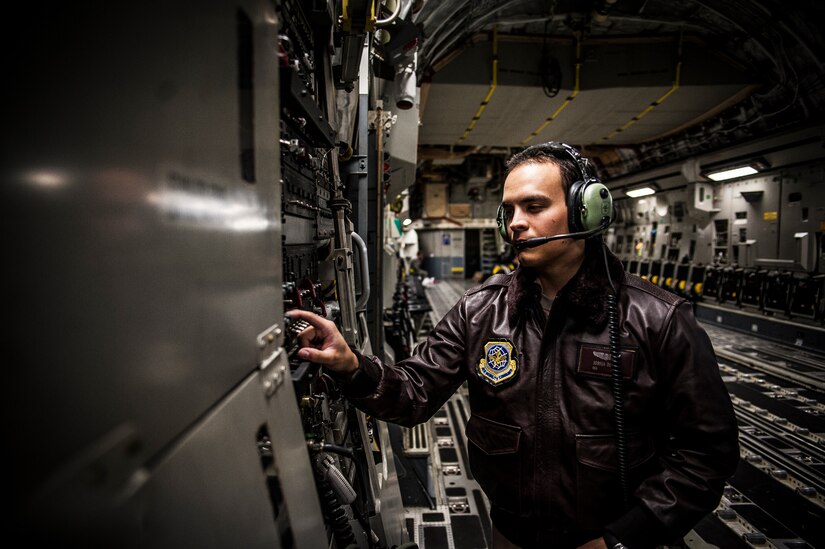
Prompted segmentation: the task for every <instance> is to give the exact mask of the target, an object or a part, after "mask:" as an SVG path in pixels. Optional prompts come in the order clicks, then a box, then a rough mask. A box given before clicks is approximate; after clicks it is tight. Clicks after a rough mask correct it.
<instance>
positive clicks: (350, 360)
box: [286, 309, 358, 375]
mask: <svg viewBox="0 0 825 549" xmlns="http://www.w3.org/2000/svg"><path fill="white" fill-rule="evenodd" d="M286 316H288V317H289V318H293V319H299V320H305V321H306V322H308V323H309V327H307V328H306V329H305V330H304V331H302V332H301V333H300V334H298V342H299V344H300V346H301V349H299V350H298V358H300V359H302V360H308V361H309V362H314V363H316V364H321V365H322V366H326V367H327V368H329V369H330V370H331V371H332V372H335V373H336V374H342V375H348V374H352V373H353V372H355V370H357V369H358V357H357V356H355V353H353V352H352V350H351V349H350V348H349V345H347V342H346V341H345V340H344V336H342V335H341V332H339V331H338V327H337V326H336V325H335V323H334V322H332V321H329V320H326V319H325V318H321V317H320V316H318V315H316V314H314V313H310V312H309V311H303V310H301V309H295V310H292V311H287V313H286Z"/></svg>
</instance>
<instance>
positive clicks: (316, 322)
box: [286, 309, 330, 337]
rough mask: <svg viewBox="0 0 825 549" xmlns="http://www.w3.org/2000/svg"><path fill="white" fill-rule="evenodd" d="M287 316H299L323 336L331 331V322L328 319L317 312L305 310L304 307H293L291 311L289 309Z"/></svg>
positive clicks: (298, 317)
mask: <svg viewBox="0 0 825 549" xmlns="http://www.w3.org/2000/svg"><path fill="white" fill-rule="evenodd" d="M286 316H288V317H289V318H297V319H300V320H305V321H307V322H309V324H310V325H311V326H312V327H313V328H315V331H316V332H317V334H318V335H319V336H321V337H325V336H326V335H327V334H328V333H330V329H329V324H330V322H329V321H328V320H325V319H323V318H321V317H320V316H318V315H316V314H315V313H311V312H309V311H304V310H303V309H293V310H291V311H287V312H286Z"/></svg>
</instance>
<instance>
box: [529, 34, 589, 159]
mask: <svg viewBox="0 0 825 549" xmlns="http://www.w3.org/2000/svg"><path fill="white" fill-rule="evenodd" d="M581 53H582V46H581V40H579V38H578V37H576V70H575V74H576V80H575V83H574V84H573V93H571V94H570V95H568V96H567V99H565V100H564V103H562V104H561V106H560V107H559V108H558V109H556V112H554V113H553V114H551V115H550V116H548V117H547V118H545V119H544V123H542V125H541V126H539V127H538V128H537V129H536V131H534V132H533V133H531V134H530V135H528V136H527V137H525V138H524V139H523V140H522V141H521V145H526V144H527V143H529V142H530V141H532V140H533V138H534V137H536V136H537V135H538V134H540V133H541V132H542V130H544V128H546V127H547V125H548V124H550V122H552V121H553V120H555V119H556V117H557V116H558V115H559V113H560V112H561V111H563V110H564V109H565V108H567V105H569V104H570V102H571V101H573V100H574V99H575V98H576V96H577V95H579V83H580V81H581V69H582V55H581Z"/></svg>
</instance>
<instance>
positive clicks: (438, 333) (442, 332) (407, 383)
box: [341, 296, 467, 426]
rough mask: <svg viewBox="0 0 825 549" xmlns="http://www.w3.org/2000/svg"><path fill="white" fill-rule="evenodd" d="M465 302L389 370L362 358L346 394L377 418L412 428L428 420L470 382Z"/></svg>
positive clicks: (345, 384)
mask: <svg viewBox="0 0 825 549" xmlns="http://www.w3.org/2000/svg"><path fill="white" fill-rule="evenodd" d="M465 300H466V296H465V297H463V298H462V299H461V300H459V302H458V303H457V304H456V305H455V306H454V307H453V308H452V309H451V310H450V311H449V312H448V313H447V314H446V315H445V316H444V318H443V319H442V320H441V321H440V322H439V323H438V324H437V325H436V326H435V328H434V329H433V331H432V332H430V335H429V336H428V337H427V339H426V340H425V341H423V342H422V343H420V344H419V345H418V346H416V348H415V349H414V350H413V354H412V356H411V357H409V358H407V359H405V360H402V361H400V362H397V363H396V364H394V365H392V366H389V365H387V364H384V363H383V362H381V361H380V360H379V359H378V358H377V357H375V356H365V355H359V361H360V367H359V369H358V370H357V371H356V374H355V375H354V377H353V378H351V379H349V380H345V381H343V382H342V383H341V387H342V390H343V392H344V395H345V396H346V397H347V398H349V399H350V400H351V401H352V402H353V404H355V405H356V406H357V407H358V408H359V409H361V410H363V411H364V412H367V413H369V414H371V415H373V416H375V417H377V418H379V419H382V420H384V421H389V422H391V423H397V424H399V425H404V426H412V425H415V424H417V423H422V422H424V421H427V420H428V419H429V418H430V417H432V416H433V414H435V412H436V411H438V409H439V408H441V406H442V405H443V404H444V403H445V402H446V401H447V399H449V398H450V396H451V395H452V394H453V393H454V392H455V391H456V389H458V387H459V386H460V385H461V383H463V382H464V380H465V379H466V375H467V374H466V368H465V354H466V353H465V345H464V341H465V338H464V333H465V319H466V314H465V311H466V309H465Z"/></svg>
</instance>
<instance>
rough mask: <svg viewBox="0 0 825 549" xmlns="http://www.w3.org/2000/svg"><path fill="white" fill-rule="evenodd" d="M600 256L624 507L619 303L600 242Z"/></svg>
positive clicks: (627, 492)
mask: <svg viewBox="0 0 825 549" xmlns="http://www.w3.org/2000/svg"><path fill="white" fill-rule="evenodd" d="M602 257H604V270H605V273H606V274H607V281H608V282H609V283H610V289H611V290H613V291H612V292H611V293H610V294H609V295H608V296H607V325H608V332H609V338H610V365H611V368H610V378H611V382H612V383H611V386H612V389H613V418H614V422H615V428H616V457H617V462H618V469H619V485H620V486H621V489H622V502H623V503H624V508H625V509H629V508H630V489H629V483H628V476H629V475H628V465H627V436H626V434H625V430H624V375H623V372H622V354H621V351H620V350H619V305H618V297H617V296H618V293H619V292H618V291H617V290H616V286H615V285H614V284H613V278H612V277H611V276H610V265H609V264H608V262H607V246H606V245H605V244H604V243H603V242H602Z"/></svg>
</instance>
